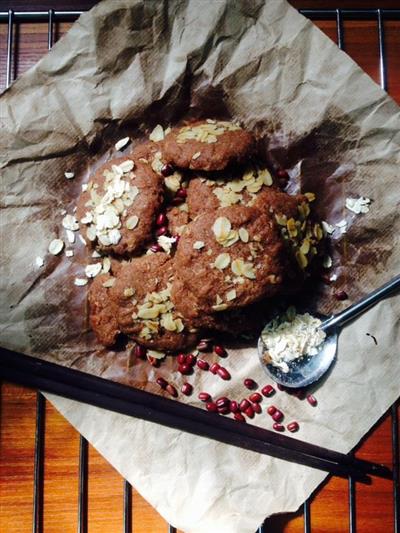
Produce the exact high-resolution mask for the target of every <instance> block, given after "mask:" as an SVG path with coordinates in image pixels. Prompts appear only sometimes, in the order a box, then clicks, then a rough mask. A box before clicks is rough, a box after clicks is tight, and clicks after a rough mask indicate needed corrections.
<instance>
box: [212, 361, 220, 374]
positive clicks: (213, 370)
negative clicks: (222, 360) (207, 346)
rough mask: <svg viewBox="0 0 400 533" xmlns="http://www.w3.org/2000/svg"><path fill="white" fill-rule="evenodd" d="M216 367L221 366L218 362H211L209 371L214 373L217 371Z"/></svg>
mask: <svg viewBox="0 0 400 533" xmlns="http://www.w3.org/2000/svg"><path fill="white" fill-rule="evenodd" d="M218 368H221V367H220V366H219V364H218V363H213V364H212V365H211V366H210V372H211V373H212V374H216V373H217V372H218Z"/></svg>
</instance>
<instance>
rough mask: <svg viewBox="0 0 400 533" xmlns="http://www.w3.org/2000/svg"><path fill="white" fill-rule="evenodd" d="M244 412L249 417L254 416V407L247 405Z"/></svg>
mask: <svg viewBox="0 0 400 533" xmlns="http://www.w3.org/2000/svg"><path fill="white" fill-rule="evenodd" d="M245 414H246V415H247V416H248V417H249V418H254V409H253V407H252V406H251V405H249V407H248V408H247V409H246V410H245Z"/></svg>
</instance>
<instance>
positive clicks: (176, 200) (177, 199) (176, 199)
mask: <svg viewBox="0 0 400 533" xmlns="http://www.w3.org/2000/svg"><path fill="white" fill-rule="evenodd" d="M184 201H185V198H181V197H180V196H175V197H174V198H172V200H171V204H172V205H181V204H182V203H183V202H184Z"/></svg>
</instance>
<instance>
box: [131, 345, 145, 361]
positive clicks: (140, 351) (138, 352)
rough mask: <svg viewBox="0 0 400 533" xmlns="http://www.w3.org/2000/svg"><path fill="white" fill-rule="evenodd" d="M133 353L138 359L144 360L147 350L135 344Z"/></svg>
mask: <svg viewBox="0 0 400 533" xmlns="http://www.w3.org/2000/svg"><path fill="white" fill-rule="evenodd" d="M133 353H134V354H135V356H136V357H137V358H138V359H146V354H147V350H146V348H145V347H144V346H140V345H139V344H136V346H135V348H134V349H133Z"/></svg>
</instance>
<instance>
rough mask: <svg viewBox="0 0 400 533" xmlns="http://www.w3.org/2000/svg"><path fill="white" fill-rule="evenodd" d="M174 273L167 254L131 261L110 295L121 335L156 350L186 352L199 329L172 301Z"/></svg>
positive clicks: (121, 272) (172, 263)
mask: <svg viewBox="0 0 400 533" xmlns="http://www.w3.org/2000/svg"><path fill="white" fill-rule="evenodd" d="M174 270H175V269H174V261H173V260H172V259H171V258H170V256H169V255H167V254H164V253H157V254H153V255H145V256H142V257H138V258H135V259H132V261H130V262H129V263H126V264H125V265H124V266H123V267H122V268H121V270H120V272H119V274H118V277H117V278H116V281H115V283H114V285H113V286H112V287H111V288H110V292H109V295H110V299H111V301H112V305H113V309H116V316H117V322H118V326H119V329H120V330H121V332H122V333H125V334H127V335H128V336H129V337H132V338H133V339H134V340H136V341H137V342H138V343H140V344H142V345H143V346H146V347H148V348H153V349H155V350H161V351H175V350H183V349H185V348H186V347H189V346H191V345H193V344H194V343H195V342H196V339H197V330H196V328H194V327H193V326H192V325H190V323H189V322H186V321H184V320H183V318H182V315H181V314H180V313H179V312H178V311H177V309H176V308H175V306H174V304H173V302H172V301H171V297H170V294H171V286H172V282H173V276H174Z"/></svg>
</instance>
